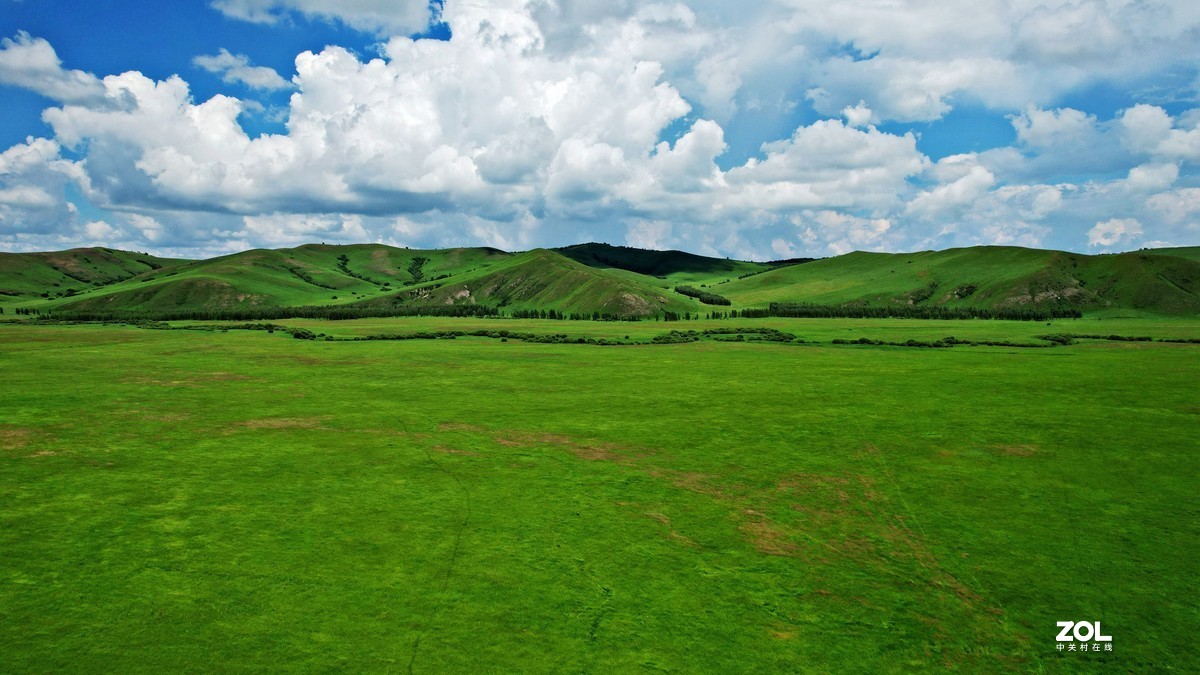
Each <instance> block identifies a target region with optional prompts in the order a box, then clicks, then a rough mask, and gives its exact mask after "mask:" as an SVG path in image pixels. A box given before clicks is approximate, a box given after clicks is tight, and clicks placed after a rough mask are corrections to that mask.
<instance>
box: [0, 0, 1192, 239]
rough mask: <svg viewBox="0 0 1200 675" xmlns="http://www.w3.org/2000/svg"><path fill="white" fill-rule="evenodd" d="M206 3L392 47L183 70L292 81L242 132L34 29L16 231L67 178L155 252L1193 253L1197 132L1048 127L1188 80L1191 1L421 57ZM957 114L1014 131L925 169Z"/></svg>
mask: <svg viewBox="0 0 1200 675" xmlns="http://www.w3.org/2000/svg"><path fill="white" fill-rule="evenodd" d="M213 6H214V7H216V8H218V9H219V10H220V11H222V12H224V13H225V14H227V15H228V16H231V17H235V18H238V19H242V20H247V21H256V22H260V23H279V22H286V21H289V20H291V19H294V18H297V17H307V18H311V19H318V20H330V21H337V22H340V23H342V24H345V25H347V26H351V27H354V28H358V29H360V30H365V31H368V32H370V33H373V34H375V35H378V36H380V37H383V38H385V39H384V41H383V43H382V44H381V45H380V46H379V49H378V52H377V53H376V54H375V55H373V56H372V57H367V58H363V57H362V56H359V55H357V54H355V53H353V52H351V51H350V50H347V49H345V48H342V47H337V46H329V47H326V48H324V49H322V50H320V51H315V52H304V53H302V54H300V55H298V56H297V58H296V75H295V77H294V78H293V81H292V83H290V84H289V83H288V82H286V81H285V80H284V79H283V78H282V77H281V76H280V75H279V74H278V73H277V72H275V71H273V70H271V69H269V68H261V67H256V66H254V65H253V64H251V63H250V61H249V59H248V58H246V57H245V56H242V55H240V54H237V53H236V51H229V50H226V49H222V50H220V51H219V52H217V53H216V54H211V55H202V56H199V57H196V59H195V61H194V63H195V65H196V66H197V67H199V68H202V69H204V70H207V71H209V72H212V73H214V74H216V75H218V76H220V77H221V78H222V79H223V80H224V81H225V82H227V83H231V84H235V83H237V84H245V85H246V86H249V87H251V88H257V89H282V88H284V87H288V86H291V87H294V92H293V93H292V95H291V97H290V100H289V103H288V106H287V108H286V110H282V111H281V112H280V114H279V115H278V117H279V119H280V121H284V122H285V126H284V129H283V131H281V132H279V133H274V134H266V135H261V136H258V137H256V138H250V137H249V136H248V134H247V133H246V131H245V130H244V129H243V128H242V127H241V126H240V124H239V123H238V118H239V115H240V114H241V113H242V112H244V111H246V110H250V109H252V108H254V107H255V106H257V105H258V104H256V103H255V102H253V101H243V100H241V99H239V98H236V97H233V96H228V95H217V96H213V97H211V98H209V99H208V100H203V101H200V100H195V99H194V97H193V94H192V92H191V90H190V88H189V86H188V84H187V82H186V81H184V79H183V78H180V77H169V78H166V79H164V80H155V79H152V78H149V77H146V76H145V75H143V74H141V73H139V72H137V71H131V72H127V73H122V74H116V75H109V76H107V77H105V78H103V79H99V78H96V77H94V76H92V75H89V74H87V73H84V72H82V71H73V70H66V69H64V68H63V65H62V63H61V62H60V61H59V59H58V57H57V55H56V54H55V52H54V50H53V48H52V47H51V46H50V45H49V43H47V42H46V41H45V40H41V39H38V38H32V37H30V36H28V35H24V34H19V35H18V36H17V37H16V38H14V39H11V40H7V41H5V42H4V44H3V47H4V48H3V50H0V83H8V84H14V85H17V86H23V87H26V88H30V89H33V90H35V91H39V92H42V93H45V94H46V95H49V96H52V97H53V98H55V99H56V100H58V101H59V104H60V105H58V106H56V107H54V108H51V109H49V110H47V111H46V112H45V113H44V116H43V117H44V120H45V121H46V122H47V123H48V124H49V125H50V126H51V127H52V129H53V130H54V139H55V140H54V141H53V142H54V143H55V144H56V145H55V148H54V154H53V159H48V160H46V161H45V162H43V165H44V166H45V167H50V166H54V167H56V168H53V169H49V168H47V169H44V171H48V172H49V173H45V174H39V176H40V177H39V178H35V177H34V176H33V174H32V173H30V174H28V177H25V178H21V177H16V176H17V174H13V177H4V176H0V178H3V179H4V180H5V181H6V182H4V183H2V184H0V204H3V205H6V206H4V207H2V208H8V209H9V210H10V211H9V212H10V213H16V210H17V209H20V210H21V214H23V215H21V216H20V218H23V219H24V220H23V222H40V223H50V222H53V221H55V219H57V220H58V221H59V222H63V223H68V222H69V223H75V222H76V219H75V216H74V215H73V214H72V213H71V212H70V211H69V208H68V206H67V205H68V202H67V201H66V200H65V198H64V186H65V185H67V184H69V183H70V182H72V181H73V182H75V183H76V184H78V186H79V189H80V190H81V191H82V192H83V193H84V194H85V195H86V196H87V198H88V199H89V200H90V201H91V202H92V203H93V204H94V205H97V206H100V207H102V208H107V209H110V210H112V211H115V212H117V213H119V214H121V215H120V216H119V217H114V218H105V219H103V220H96V219H90V222H89V223H86V224H74V225H71V227H75V228H76V231H85V230H87V229H88V226H90V227H91V229H90V231H91V232H92V233H93V234H95V233H99V232H101V231H103V227H102V225H107V226H109V227H112V228H113V232H111V233H109V234H110V235H111V236H112V237H114V238H116V237H120V236H129V237H135V238H140V240H142V241H145V242H153V243H154V244H155V245H157V246H160V247H163V248H164V249H166V248H179V247H181V246H184V245H186V243H187V240H188V237H192V238H193V239H195V240H207V241H210V242H212V243H211V245H210V248H219V247H221V246H226V245H232V244H231V242H242V243H246V244H253V245H290V244H294V243H299V242H301V241H306V240H313V239H327V240H335V241H348V240H351V239H354V238H361V239H362V240H380V241H389V242H391V241H394V242H402V243H406V244H412V245H463V244H478V243H489V244H492V245H499V246H502V247H519V246H526V245H537V244H547V243H570V242H571V241H576V240H580V239H585V238H599V239H607V240H613V241H620V240H622V239H623V240H624V241H626V242H627V243H628V242H641V243H642V244H644V245H647V246H653V247H656V248H658V247H679V248H689V249H691V250H696V251H706V252H710V253H714V254H742V255H746V256H748V257H757V258H762V257H769V256H776V257H778V256H781V255H784V254H785V253H787V252H790V253H787V254H788V255H789V256H790V255H791V254H805V253H807V254H813V253H820V254H827V253H832V252H839V251H844V250H850V249H853V248H884V247H899V248H913V247H917V246H945V245H961V244H967V243H1017V244H1022V245H1035V244H1037V243H1039V242H1042V241H1045V240H1046V239H1047V237H1048V236H1049V235H1050V234H1051V233H1053V234H1054V237H1055V241H1058V242H1070V243H1071V245H1074V246H1080V247H1082V246H1083V245H1084V244H1083V242H1085V241H1088V242H1089V244H1090V241H1091V239H1092V236H1091V235H1090V234H1089V232H1091V231H1093V230H1095V228H1096V227H1099V226H1100V225H1101V224H1105V223H1109V222H1111V221H1114V220H1115V221H1121V222H1124V221H1123V220H1122V219H1124V220H1130V221H1135V222H1137V223H1139V227H1140V223H1146V224H1147V225H1146V226H1145V228H1147V229H1153V230H1154V232H1153V233H1152V234H1153V235H1154V236H1157V237H1160V238H1163V239H1172V240H1178V239H1180V238H1181V237H1180V234H1179V233H1180V232H1181V231H1182V230H1183V229H1186V228H1187V227H1189V223H1191V222H1193V221H1194V220H1195V216H1194V210H1193V209H1191V207H1190V206H1189V205H1190V204H1192V203H1193V202H1192V201H1191V200H1192V195H1191V193H1190V192H1187V190H1193V189H1195V185H1196V179H1195V175H1196V174H1195V162H1196V160H1197V159H1200V157H1198V156H1197V152H1200V137H1198V134H1200V131H1198V126H1200V111H1188V112H1183V113H1181V114H1178V115H1174V116H1173V115H1172V114H1170V113H1168V112H1167V110H1166V109H1164V108H1161V107H1157V106H1153V105H1145V104H1142V105H1135V106H1132V107H1130V109H1129V110H1127V111H1124V112H1123V113H1120V114H1117V115H1112V114H1103V115H1101V116H1100V117H1103V118H1104V119H1101V118H1100V117H1098V116H1097V115H1096V114H1091V113H1088V112H1084V111H1083V110H1079V109H1075V108H1071V107H1061V106H1062V95H1063V94H1064V93H1065V92H1069V91H1074V90H1077V89H1078V88H1079V87H1081V86H1087V85H1090V84H1096V83H1107V84H1115V85H1120V86H1124V85H1126V84H1129V83H1140V82H1142V80H1141V79H1139V78H1145V77H1146V76H1147V74H1148V73H1151V74H1152V73H1161V72H1167V71H1172V72H1175V71H1178V72H1180V73H1183V77H1184V79H1187V78H1188V77H1191V74H1193V73H1194V72H1195V71H1196V67H1195V65H1194V64H1192V63H1191V62H1190V60H1189V59H1188V57H1187V56H1186V55H1187V54H1189V53H1192V52H1194V50H1189V49H1187V47H1189V46H1193V47H1194V46H1195V40H1196V38H1195V36H1196V34H1197V33H1196V32H1195V28H1196V27H1197V26H1200V10H1191V9H1188V8H1187V7H1184V6H1183V4H1182V3H1174V4H1170V5H1162V6H1157V5H1156V6H1155V7H1153V8H1151V7H1149V6H1148V5H1145V4H1144V3H1132V2H1125V1H1124V0H1114V1H1113V2H1110V3H1108V4H1107V5H1102V4H1099V3H1098V2H1094V1H1092V0H1080V1H1076V2H1058V1H1055V2H1049V3H1046V2H1034V1H1033V0H1029V1H1026V0H1020V1H1017V2H1006V3H983V4H980V3H973V4H971V3H960V4H951V5H947V4H946V3H924V2H906V1H905V2H893V3H882V4H881V3H869V4H865V3H828V2H819V1H818V0H770V1H768V2H764V3H758V4H754V5H751V6H744V5H739V6H734V5H732V4H730V3H721V2H716V1H715V0H688V1H686V2H675V1H669V2H661V3H657V2H656V3H635V2H631V1H629V0H616V1H614V2H607V3H597V2H592V1H591V0H555V1H554V2H546V1H544V0H491V1H488V2H483V1H482V0H448V1H447V2H446V4H445V7H444V9H442V10H441V11H440V16H439V17H437V18H438V19H439V20H444V21H445V22H446V23H447V24H448V25H449V26H450V29H451V33H452V36H453V37H452V38H451V39H450V40H449V41H435V40H412V39H409V38H408V37H405V36H407V35H409V34H411V33H413V32H416V31H419V30H421V29H423V28H424V27H425V26H427V25H428V22H429V20H430V17H431V14H430V12H431V10H430V6H429V4H427V3H425V2H415V1H414V2H407V1H406V2H394V3H393V2H379V1H374V0H356V1H354V2H343V3H334V2H331V1H329V0H216V1H215V2H214V3H213ZM964 102H967V103H970V104H971V105H972V106H976V107H980V106H982V107H983V108H990V109H992V110H994V111H999V114H1007V115H1009V116H1010V119H1011V121H1012V125H1013V131H1014V132H1015V135H1016V141H1015V143H1014V144H1013V145H1012V146H1010V147H1004V148H996V149H993V150H988V151H985V152H980V153H970V154H963V155H954V156H951V157H946V158H943V159H941V160H940V161H938V162H936V163H935V162H931V161H930V160H929V158H928V157H926V156H925V154H924V153H923V152H922V151H921V148H922V145H921V140H920V136H919V135H918V134H917V133H916V131H917V130H919V129H920V127H913V129H914V131H913V132H910V133H903V127H902V126H901V125H898V124H896V122H897V121H898V120H899V121H931V120H937V119H939V118H940V117H942V116H944V115H945V114H947V113H948V112H949V111H951V110H953V109H955V108H956V107H958V106H960V105H962V104H963V103H964ZM1172 110H1174V109H1173V108H1172ZM797 119H803V120H805V122H804V123H803V124H799V125H798V124H797V122H796V120H797ZM760 129H771V131H769V132H762V133H765V134H769V135H768V136H766V137H765V138H764V137H762V136H759V137H757V138H754V139H753V140H751V141H747V138H748V136H752V135H753V134H754V133H760V132H759V130H760ZM896 129H901V131H899V132H897V131H895V130H896ZM764 140H765V141H766V142H763V143H761V145H759V143H760V142H762V141H764ZM58 144H61V147H63V148H66V152H67V154H68V155H69V156H82V157H83V159H82V161H78V162H74V161H67V160H64V159H62V157H61V155H60V154H58V153H59V147H60V146H59V145H58ZM731 146H732V150H733V152H730V151H731ZM756 146H757V147H756ZM20 152H28V150H23V151H20ZM20 152H18V153H16V154H20ZM731 155H732V157H736V158H737V159H733V158H732V157H731ZM56 162H57V163H56ZM39 170H41V169H39ZM35 173H36V172H35ZM22 175H24V174H22ZM33 213H37V214H41V215H40V216H38V217H33V216H31V215H29V214H33ZM15 218H17V216H9V221H10V222H15ZM38 218H42V219H41V220H38ZM147 218H148V219H150V222H147V221H145V220H144V219H147ZM97 223H101V224H97ZM1160 223H1167V225H1170V226H1171V227H1174V228H1175V229H1173V230H1169V231H1163V232H1162V233H1161V234H1160V233H1159V228H1160V227H1164V226H1163V225H1160ZM10 227H12V226H10ZM23 227H31V226H23ZM38 227H45V225H39V226H38ZM78 228H83V230H79V229H78ZM1130 232H1132V230H1131V229H1130V230H1127V231H1122V232H1121V233H1120V234H1119V236H1118V240H1119V241H1122V242H1123V241H1127V240H1128V239H1129V238H1130V237H1131V236H1132V235H1131V234H1129V233H1130ZM122 233H124V234H122ZM1096 236H1098V237H1100V238H1102V239H1107V238H1111V236H1113V235H1112V234H1111V233H1110V232H1109V230H1104V229H1102V230H1100V231H1099V232H1098V234H1097V235H1096ZM1060 245H1061V244H1060Z"/></svg>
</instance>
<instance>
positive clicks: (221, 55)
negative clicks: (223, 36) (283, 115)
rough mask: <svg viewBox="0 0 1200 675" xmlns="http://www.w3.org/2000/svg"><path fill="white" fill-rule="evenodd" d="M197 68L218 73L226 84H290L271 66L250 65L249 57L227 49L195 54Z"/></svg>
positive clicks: (269, 87) (264, 86)
mask: <svg viewBox="0 0 1200 675" xmlns="http://www.w3.org/2000/svg"><path fill="white" fill-rule="evenodd" d="M192 63H194V64H195V65H196V66H197V67H198V68H202V69H204V70H206V71H208V72H210V73H213V74H214V75H220V76H221V80H222V81H223V82H225V83H227V84H233V83H236V82H241V83H242V84H244V85H246V86H247V87H250V88H252V89H267V90H276V89H287V88H288V87H290V86H291V84H289V83H288V81H287V80H285V79H283V77H281V76H280V75H279V73H277V72H275V70H274V69H273V68H268V67H266V66H252V65H250V59H249V58H248V57H246V56H245V55H242V54H231V53H229V50H227V49H221V51H219V52H217V53H216V54H213V55H211V56H197V57H196V58H194V59H192Z"/></svg>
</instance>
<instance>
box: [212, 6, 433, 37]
mask: <svg viewBox="0 0 1200 675" xmlns="http://www.w3.org/2000/svg"><path fill="white" fill-rule="evenodd" d="M212 6H213V7H214V8H215V9H217V10H218V11H220V12H222V13H224V14H225V15H226V16H229V17H232V18H234V19H241V20H243V21H250V22H253V23H265V24H274V23H279V22H280V21H285V20H287V18H288V17H289V16H290V15H291V14H293V13H295V14H299V15H301V16H305V17H308V18H313V19H321V20H326V21H339V22H341V23H344V24H345V25H347V26H350V27H352V28H357V29H360V30H365V31H371V32H377V33H381V34H387V35H408V34H411V33H417V32H420V31H421V30H423V29H425V28H426V27H427V26H428V25H429V21H430V4H429V3H428V2H427V1H426V0H213V2H212Z"/></svg>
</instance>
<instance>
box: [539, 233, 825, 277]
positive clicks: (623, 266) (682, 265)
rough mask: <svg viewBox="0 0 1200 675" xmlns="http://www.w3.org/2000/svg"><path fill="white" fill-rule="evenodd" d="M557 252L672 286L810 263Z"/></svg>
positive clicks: (596, 250) (628, 251)
mask: <svg viewBox="0 0 1200 675" xmlns="http://www.w3.org/2000/svg"><path fill="white" fill-rule="evenodd" d="M554 250H555V251H557V252H558V253H561V254H562V255H564V256H566V257H568V258H570V259H572V260H574V261H576V262H580V263H583V264H584V265H587V266H588V267H596V268H600V269H617V270H625V271H627V272H633V273H634V274H638V275H644V276H649V277H656V278H658V279H660V280H665V281H668V282H671V283H685V284H701V283H703V284H714V283H720V282H723V281H726V280H729V281H732V280H734V279H737V278H738V277H741V276H745V275H749V274H758V273H760V272H766V271H769V270H772V269H775V268H777V267H782V266H784V265H788V264H796V263H799V262H807V259H801V260H795V261H787V262H786V263H758V262H747V261H744V260H730V259H728V258H709V257H706V256H701V255H696V254H694V253H687V252H685V251H652V250H647V249H641V248H632V247H629V246H611V245H609V244H597V243H590V244H575V245H574V246H566V247H563V248H558V249H554Z"/></svg>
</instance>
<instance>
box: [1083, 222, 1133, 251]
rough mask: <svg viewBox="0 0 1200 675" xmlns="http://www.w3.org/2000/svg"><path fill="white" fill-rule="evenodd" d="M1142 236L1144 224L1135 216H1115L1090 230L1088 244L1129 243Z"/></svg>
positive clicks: (1111, 244)
mask: <svg viewBox="0 0 1200 675" xmlns="http://www.w3.org/2000/svg"><path fill="white" fill-rule="evenodd" d="M1140 236H1142V224H1141V223H1139V222H1138V221H1137V220H1135V219H1133V218H1113V219H1111V220H1106V221H1104V222H1102V223H1096V225H1095V227H1093V228H1092V229H1090V230H1088V246H1093V247H1095V246H1103V247H1109V246H1115V245H1116V244H1128V243H1129V242H1131V241H1132V240H1134V239H1137V238H1138V237H1140Z"/></svg>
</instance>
